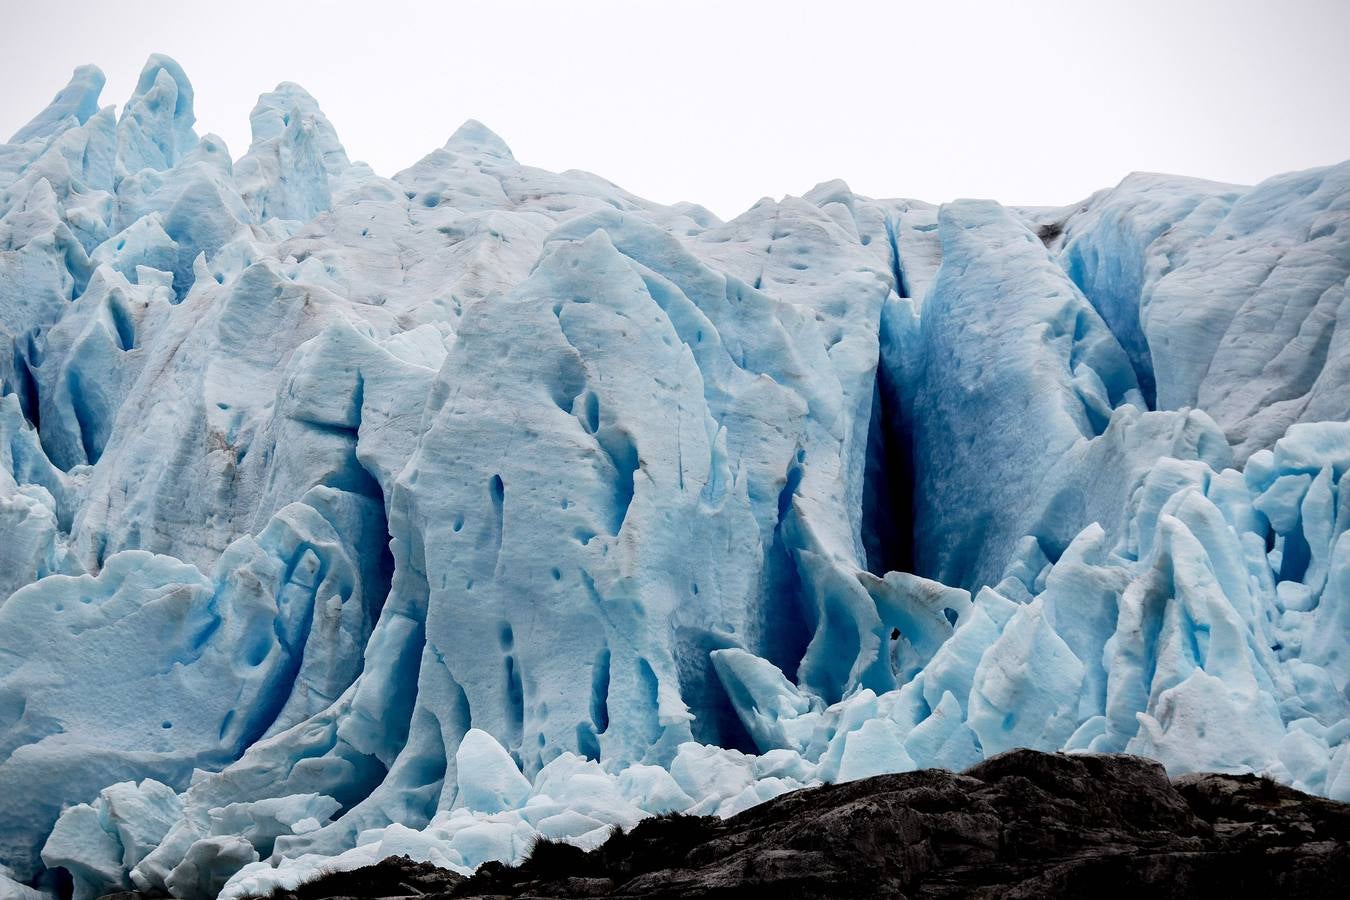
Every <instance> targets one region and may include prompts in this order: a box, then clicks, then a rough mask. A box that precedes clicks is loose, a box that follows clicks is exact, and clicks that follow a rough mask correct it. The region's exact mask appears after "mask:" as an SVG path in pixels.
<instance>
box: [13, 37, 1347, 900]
mask: <svg viewBox="0 0 1350 900" xmlns="http://www.w3.org/2000/svg"><path fill="white" fill-rule="evenodd" d="M103 82H104V76H103V74H102V73H101V72H100V71H99V70H98V69H97V68H95V67H92V66H86V67H81V68H80V69H77V70H76V71H75V73H74V75H73V77H72V79H71V81H70V83H69V84H68V85H67V86H66V87H65V88H64V89H62V90H61V92H60V93H59V94H58V95H57V96H56V98H55V99H54V100H53V102H52V103H51V105H50V106H48V108H47V109H45V110H43V111H42V112H41V113H39V114H38V115H37V116H36V117H35V118H34V119H33V120H32V121H31V122H30V123H29V124H28V125H26V126H25V127H24V128H22V129H21V130H20V131H19V132H18V133H17V134H15V135H14V136H13V138H12V139H11V140H10V142H9V143H8V144H4V145H0V388H2V389H3V390H2V393H3V396H2V397H0V896H4V897H11V896H12V897H15V898H23V900H36V898H41V897H44V896H74V897H76V898H79V900H85V898H93V897H96V896H99V895H100V894H102V893H104V892H108V891H113V890H118V889H133V888H134V889H139V890H145V891H154V890H159V891H167V892H169V893H171V894H173V895H174V896H177V897H182V898H189V900H191V898H207V897H214V896H217V895H219V896H222V897H227V898H230V897H241V896H245V895H248V894H250V893H256V892H265V891H267V890H269V889H271V888H272V887H274V886H277V885H282V886H288V887H289V886H293V885H295V884H296V883H298V882H299V881H300V880H303V879H304V878H307V877H310V876H312V875H313V874H314V872H316V871H317V870H319V869H320V868H323V869H327V870H332V869H334V868H350V867H356V866H360V865H364V864H367V863H370V862H374V861H377V860H379V859H381V858H383V857H385V856H388V855H391V854H405V853H406V854H408V855H410V856H412V857H413V858H414V859H418V860H425V861H430V862H434V863H437V864H439V865H443V866H447V867H451V868H456V869H459V870H460V871H467V870H469V869H471V868H473V867H474V866H477V865H478V864H480V863H482V862H485V861H488V860H503V861H508V862H509V861H511V860H516V859H519V858H520V857H521V856H523V855H524V854H525V853H526V852H527V851H528V849H529V847H530V846H531V844H532V842H533V841H534V840H535V839H536V838H537V837H538V836H540V835H543V836H546V837H549V838H553V839H559V840H566V841H570V842H572V843H576V844H578V845H580V846H583V847H590V846H595V845H597V844H599V843H600V842H602V841H603V840H604V838H605V836H607V835H608V833H609V830H610V829H611V828H612V827H614V826H620V827H631V826H632V825H633V824H635V823H636V822H637V821H639V820H640V819H642V818H643V817H646V816H650V815H657V814H662V813H666V812H672V811H682V812H692V813H700V814H717V815H722V816H728V815H732V814H734V813H736V812H739V811H741V810H743V809H746V808H748V807H749V806H752V805H754V804H756V803H759V802H763V801H765V800H767V799H770V798H772V797H775V796H778V795H779V794H782V793H784V792H787V791H790V790H794V789H797V788H799V787H802V786H805V785H810V784H816V783H820V782H825V781H840V780H849V779H855V778H861V777H865V776H868V775H873V774H878V773H883V772H895V771H905V770H909V769H915V768H923V767H934V766H938V767H945V768H949V769H954V770H960V769H963V768H965V767H967V766H970V765H972V764H974V763H975V762H978V761H979V760H981V759H983V758H985V757H987V756H990V755H993V754H995V753H998V752H1001V751H1003V750H1006V749H1010V748H1013V747H1031V748H1037V749H1045V750H1055V749H1058V750H1066V751H1070V752H1073V751H1084V752H1129V753H1135V754H1141V755H1144V756H1149V757H1152V758H1154V759H1157V760H1159V761H1161V762H1162V763H1163V764H1164V765H1165V766H1166V767H1167V769H1168V771H1169V772H1170V773H1172V774H1179V773H1186V772H1194V771H1222V772H1259V773H1262V774H1265V775H1268V776H1270V777H1272V778H1275V779H1277V780H1279V781H1281V782H1284V783H1287V784H1290V785H1293V786H1295V787H1298V788H1299V789H1301V790H1305V791H1309V792H1313V793H1318V794H1323V795H1326V796H1330V797H1333V798H1337V799H1340V800H1350V691H1348V689H1350V537H1347V536H1346V535H1347V532H1348V531H1350V481H1345V476H1346V471H1347V469H1350V289H1348V287H1350V163H1343V164H1341V165H1336V166H1330V167H1326V168H1322V169H1315V170H1311V171H1306V172H1298V173H1292V174H1288V175H1282V176H1278V177H1275V178H1272V179H1270V180H1268V181H1266V182H1264V183H1262V184H1260V185H1257V186H1255V187H1243V186H1234V185H1223V184H1215V183H1210V182H1204V181H1199V180H1195V179H1188V178H1180V177H1172V176H1161V175H1145V174H1137V175H1132V176H1130V177H1128V178H1126V179H1125V180H1124V181H1123V182H1121V183H1120V184H1119V185H1118V186H1116V187H1114V188H1111V189H1107V190H1103V191H1101V192H1099V193H1097V194H1095V195H1093V196H1092V197H1090V198H1088V199H1087V200H1086V201H1084V202H1083V203H1080V204H1076V205H1073V206H1070V207H1065V208H1056V209H1050V208H1009V207H1004V206H1000V205H999V204H997V203H994V202H992V201H975V200H960V201H956V202H951V203H946V204H942V205H939V206H934V205H930V204H926V203H922V202H919V201H911V200H872V199H868V198H865V197H861V196H858V195H856V194H854V193H852V192H851V191H850V190H849V189H848V187H847V186H846V185H844V184H843V183H842V182H838V181H835V182H827V183H824V184H821V185H818V186H817V187H815V188H813V189H812V190H810V191H808V192H806V193H805V194H804V195H803V196H801V197H788V198H784V199H783V200H781V201H777V202H775V201H772V200H768V199H765V200H763V201H760V202H759V203H758V204H756V205H755V206H753V207H752V208H751V209H749V210H747V211H746V212H745V213H743V214H742V215H740V216H738V217H737V218H735V219H732V220H731V221H727V222H724V221H721V220H720V219H718V218H717V217H716V216H714V215H713V214H712V213H711V212H709V211H708V210H706V209H704V208H702V207H699V206H697V205H694V204H687V203H686V204H677V205H675V206H663V205H660V204H655V203H650V202H647V201H645V200H642V199H640V198H638V197H635V196H633V195H631V194H629V193H627V192H625V191H624V190H622V189H620V188H618V187H616V186H615V185H612V184H610V183H609V182H606V181H604V180H603V179H600V178H598V177H596V176H594V175H590V174H588V173H584V172H576V171H570V172H564V173H560V174H559V173H551V172H546V171H542V170H539V169H536V168H532V167H529V166H526V165H522V164H520V163H518V162H517V161H516V160H515V158H514V156H513V155H512V153H511V151H510V149H509V148H508V147H507V145H506V144H505V143H504V142H503V141H502V140H501V139H500V138H499V137H498V136H496V135H495V134H493V133H492V132H491V131H489V130H488V129H487V128H486V127H485V126H483V125H481V124H479V123H477V122H472V121H471V122H468V123H466V124H464V125H463V126H462V127H460V128H459V129H458V130H457V131H455V132H454V134H453V135H452V136H451V137H450V139H449V140H448V141H447V143H446V144H445V145H444V146H443V147H442V148H440V149H438V150H435V151H434V152H432V153H431V154H430V155H428V156H426V157H425V158H423V159H422V160H420V161H419V162H417V163H416V164H414V165H413V166H411V167H410V168H408V169H406V170H405V171H403V172H400V173H398V174H396V175H394V176H393V177H392V178H386V177H382V176H379V175H377V174H376V173H374V172H373V171H371V169H370V168H369V167H368V166H366V165H365V164H363V163H360V162H354V161H352V160H351V159H350V158H349V157H348V155H347V153H346V151H345V150H344V149H343V147H342V145H341V143H340V142H339V140H338V137H337V132H336V131H335V129H334V127H333V126H332V124H331V123H330V122H329V121H328V119H327V118H326V117H325V116H324V114H323V112H322V110H321V108H320V106H319V104H318V103H317V102H316V101H315V100H314V98H312V97H311V96H310V95H309V94H308V93H306V92H305V91H304V90H303V89H302V88H300V87H299V86H297V85H295V84H289V83H286V84H282V85H279V86H278V87H277V88H276V90H274V91H272V92H270V93H266V94H263V95H262V96H261V97H260V98H259V101H258V104H257V106H256V108H255V109H254V111H253V113H252V115H251V125H252V132H253V140H252V143H251V145H250V146H249V148H248V149H247V152H245V153H244V155H243V156H241V157H239V158H237V159H235V158H234V157H232V155H231V153H230V152H229V150H228V148H227V147H226V146H225V144H224V142H223V141H221V140H220V139H219V138H218V137H216V136H214V135H209V134H208V135H198V134H197V132H196V130H195V128H194V126H195V117H194V112H193V101H194V98H193V91H192V86H191V84H190V82H189V80H188V78H187V77H186V75H185V74H184V72H183V70H182V69H181V67H179V66H178V65H177V63H175V62H174V61H173V60H171V59H169V58H168V57H164V56H153V57H151V58H150V60H149V61H148V62H147V64H146V66H145V69H144V70H143V71H142V73H141V75H140V78H139V79H138V81H137V84H136V87H135V90H134V92H133V94H132V96H131V98H130V99H129V100H128V101H127V102H126V104H125V105H123V106H122V108H121V111H120V113H119V112H118V111H117V110H116V109H115V108H114V107H112V106H100V105H99V103H100V94H101V91H102V88H103Z"/></svg>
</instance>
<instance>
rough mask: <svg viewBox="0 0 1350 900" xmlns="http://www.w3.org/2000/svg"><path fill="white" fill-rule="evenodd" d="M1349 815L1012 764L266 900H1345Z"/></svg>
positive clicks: (350, 876)
mask: <svg viewBox="0 0 1350 900" xmlns="http://www.w3.org/2000/svg"><path fill="white" fill-rule="evenodd" d="M1347 891H1350V804H1342V803H1336V802H1333V801H1330V800H1325V799H1321V798H1318V797H1312V796H1308V795H1306V794H1302V793H1299V792H1298V791H1295V790H1292V789H1290V788H1286V787H1283V786H1280V785H1277V784H1275V783H1274V782H1271V781H1269V780H1266V779H1262V778H1258V777H1256V776H1252V775H1192V776H1186V777H1183V778H1181V779H1178V780H1177V781H1174V782H1170V781H1168V779H1167V776H1166V774H1165V773H1164V771H1163V769H1162V767H1161V766H1160V765H1158V764H1157V763H1155V762H1152V761H1150V760H1146V759H1141V758H1138V757H1132V756H1087V755H1065V754H1048V753H1038V752H1035V751H1030V750H1015V751H1012V752H1009V753H1005V754H1003V755H1001V756H996V757H994V758H992V759H989V760H986V761H985V762H983V763H980V764H979V765H977V766H975V767H974V768H972V769H970V770H968V771H967V772H965V773H964V774H961V775H956V774H953V773H951V772H946V771H943V770H940V769H929V770H924V771H920V772H909V773H906V774H902V775H882V776H878V777H875V778H868V779H864V780H861V781H854V782H849V783H847V784H837V785H825V786H823V787H818V788H810V789H807V790H802V791H797V792H794V793H791V794H787V795H784V796H782V797H779V798H777V799H775V800H771V801H769V802H767V803H764V804H762V805H760V806H757V807H755V808H753V809H750V810H747V811H746V812H743V813H741V814H740V815H738V816H735V817H733V818H731V819H727V820H725V821H723V820H719V819H715V818H698V817H689V816H671V817H663V818H658V819H649V820H647V821H644V822H642V823H640V824H639V825H638V826H637V827H636V828H634V829H633V830H632V831H630V832H628V833H627V834H623V833H616V834H615V835H614V836H613V837H611V838H610V839H609V841H608V842H606V843H605V844H604V846H602V847H600V848H598V849H596V850H594V851H591V852H583V851H581V850H579V849H577V848H575V847H571V846H568V845H564V844H555V843H551V842H543V843H541V844H539V845H538V846H536V848H535V851H534V853H533V854H532V856H531V858H530V859H528V860H527V861H525V862H524V863H522V864H521V865H520V866H517V867H506V866H503V865H500V864H495V863H490V864H488V865H485V866H483V867H482V868H480V869H479V870H478V872H477V873H475V874H474V876H473V877H472V878H463V877H461V876H459V875H456V874H454V873H452V872H448V871H445V870H442V869H437V868H436V867H434V866H430V865H426V864H421V863H414V862H412V861H410V860H408V859H407V858H396V859H388V860H385V861H384V862H382V863H380V864H379V865H376V866H370V867H367V868H364V869H358V870H355V871H352V872H341V873H335V874H332V875H328V876H325V877H323V878H320V879H318V880H316V881H314V882H311V883H309V884H306V885H302V886H301V887H300V888H299V889H297V890H295V891H283V892H278V893H277V894H275V895H274V900H323V898H346V897H351V898H394V897H416V896H423V897H434V898H461V897H463V898H468V897H537V898H542V897H555V898H564V897H633V898H636V897H644V898H651V897H662V898H675V897H753V896H774V897H776V898H784V900H786V898H812V897H903V898H919V897H923V898H954V897H1000V898H1004V897H1009V898H1047V897H1085V898H1087V897H1118V896H1120V897H1123V896H1136V895H1142V896H1148V897H1151V898H1182V897H1185V898H1194V897H1199V898H1206V897H1213V898H1233V897H1271V896H1275V897H1283V898H1299V897H1338V898H1340V897H1346V896H1350V893H1347Z"/></svg>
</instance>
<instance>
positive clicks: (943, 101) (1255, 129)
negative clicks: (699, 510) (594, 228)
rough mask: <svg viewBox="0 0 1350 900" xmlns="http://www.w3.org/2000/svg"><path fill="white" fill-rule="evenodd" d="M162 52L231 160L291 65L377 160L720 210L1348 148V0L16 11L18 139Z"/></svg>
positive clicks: (1074, 193)
mask: <svg viewBox="0 0 1350 900" xmlns="http://www.w3.org/2000/svg"><path fill="white" fill-rule="evenodd" d="M154 51H160V52H164V53H168V54H169V55H170V56H173V57H174V58H176V59H177V60H178V61H179V62H180V63H182V65H183V66H184V68H185V69H186V71H187V73H188V77H189V78H191V79H192V81H193V84H194V86H195V89H196V97H197V102H196V110H197V121H198V126H197V127H198V131H199V132H201V133H205V132H208V131H212V132H215V133H217V134H219V135H221V136H222V137H223V138H224V139H225V140H226V142H227V143H228V144H229V147H230V150H231V152H232V153H233V154H234V155H235V156H236V157H238V156H239V155H241V154H242V153H243V152H244V150H245V149H246V148H247V145H248V113H249V110H250V109H251V108H252V106H253V103H254V101H255V100H256V98H257V95H258V94H259V93H261V92H262V91H264V90H268V89H270V88H272V87H273V86H274V85H275V84H276V83H277V82H279V81H286V80H288V81H296V82H299V83H300V84H302V85H304V86H305V87H306V88H307V89H308V90H309V91H310V92H311V93H312V94H314V95H315V97H317V98H318V100H319V102H320V104H321V105H322V106H323V108H324V111H325V112H326V113H327V114H328V117H329V118H330V119H331V120H332V121H333V124H334V125H335V126H336V128H337V130H338V134H339V135H340V136H341V137H342V139H343V142H344V144H345V145H346V147H347V150H348V152H349V153H350V154H351V155H352V156H353V157H354V158H358V159H364V160H366V161H367V162H369V163H370V164H371V165H372V166H374V167H375V169H376V171H378V172H380V173H382V174H386V175H392V174H393V173H394V172H396V171H398V170H399V169H401V168H404V167H406V166H408V165H410V164H411V163H413V162H415V161H416V160H417V159H418V158H419V157H421V156H423V155H424V154H426V153H427V152H429V151H430V150H432V149H434V148H435V147H438V146H439V145H441V144H442V143H444V141H445V139H446V138H447V137H448V136H449V135H450V133H451V132H452V131H453V130H454V129H455V128H456V127H457V126H458V125H459V123H460V122H462V121H463V120H464V119H466V118H470V117H473V118H477V119H480V120H482V121H483V122H484V123H486V124H487V125H488V126H489V127H491V128H493V129H494V130H495V131H497V132H498V133H499V134H500V135H501V136H502V137H503V138H504V139H505V140H506V142H507V143H508V144H510V145H511V147H512V149H513V151H514V152H515V155H516V158H517V159H519V160H520V161H522V162H525V163H529V164H532V165H538V166H542V167H545V168H549V169H567V168H582V169H588V170H590V171H593V172H596V173H598V174H600V175H603V176H604V177H606V178H608V179H610V180H611V181H615V182H617V183H619V184H621V185H623V186H624V187H626V188H628V189H629V190H631V191H633V192H635V193H637V194H640V195H642V196H645V197H648V198H650V199H653V200H657V201H662V202H674V201H677V200H693V201H696V202H699V203H703V204H704V205H706V206H708V207H709V208H711V209H712V210H713V211H715V212H716V213H718V214H719V215H721V216H723V217H730V216H732V215H735V214H736V213H738V212H740V211H741V210H743V209H745V208H746V207H748V206H749V205H750V204H752V203H753V202H754V201H755V200H757V199H758V198H759V197H761V196H765V195H771V196H774V197H778V196H781V195H783V194H789V193H790V194H800V193H802V192H804V191H806V190H807V189H809V188H810V187H811V186H812V185H813V184H815V183H816V182H819V181H824V180H826V179H829V178H843V179H845V180H846V181H847V182H848V183H849V185H850V186H851V187H852V188H853V189H854V190H855V191H858V192H860V193H863V194H868V195H871V196H880V197H897V196H902V197H919V198H923V199H927V200H932V201H942V200H949V199H952V198H955V197H972V196H973V197H993V198H996V199H999V200H1002V201H1004V202H1005V203H1049V204H1061V203H1068V202H1072V201H1074V200H1077V199H1080V198H1082V197H1084V196H1086V195H1087V194H1089V193H1090V192H1092V191H1093V190H1095V189H1097V188H1100V187H1106V186H1108V185H1111V184H1114V183H1115V182H1117V181H1118V180H1120V178H1121V177H1123V176H1124V175H1125V174H1126V173H1128V172H1130V171H1132V170H1149V171H1166V172H1176V173H1181V174H1188V175H1199V176H1204V177H1208V178H1213V179H1216V180H1221V181H1235V182H1241V183H1251V182H1255V181H1258V180H1260V179H1261V178H1264V177H1266V176H1269V175H1272V174H1275V173H1277V172H1281V171H1286V170H1289V169H1296V168H1305V167H1308V166H1314V165H1322V164H1326V163H1331V162H1337V161H1340V160H1342V159H1345V158H1350V0H1270V2H1258V0H1227V2H1220V0H1119V2H1116V0H1111V2H1107V0H1080V2H1058V0H1028V2H1014V0H1005V2H993V0H987V2H976V0H922V2H913V0H896V2H890V3H851V2H847V0H827V2H821V3H815V4H806V3H797V2H788V0H780V2H775V3H767V2H765V3H761V2H753V3H752V2H743V3H733V2H731V0H723V2H720V3H716V2H711V3H709V2H702V0H684V2H679V3H657V2H641V0H630V2H627V3H617V2H615V3H611V2H588V0H573V2H554V3H543V2H538V3H524V2H502V0H477V2H423V3H414V2H407V0H364V2H339V0H313V2H304V3H298V2H282V0H261V2H260V0H219V2H209V3H195V2H189V0H177V2H173V0H63V2H52V0H0V84H3V85H4V88H3V90H0V140H3V139H6V138H7V137H8V135H10V134H12V133H14V131H16V130H17V129H18V128H19V127H20V126H22V125H23V124H24V123H25V122H26V121H27V120H28V119H29V118H30V117H31V116H32V115H34V114H35V113H36V112H37V111H38V110H39V109H41V108H42V107H43V106H44V105H46V103H47V102H48V101H49V100H50V99H51V97H52V96H53V95H54V94H55V93H56V91H57V90H58V89H59V88H60V87H61V86H62V85H64V84H65V82H66V80H67V79H68V78H69V75H70V70H71V69H72V68H74V67H75V66H76V65H78V64H80V63H85V62H93V63H97V64H98V65H99V66H100V67H102V68H103V70H104V72H106V73H107V76H108V86H107V87H106V88H105V89H104V95H103V102H104V103H105V104H108V103H116V104H118V105H119V106H120V105H121V103H122V102H123V101H125V100H126V98H127V96H128V95H129V93H130V91H131V88H132V86H133V85H134V83H135V79H136V75H137V74H138V72H139V71H140V67H141V65H142V63H143V62H144V60H145V57H146V56H147V55H148V54H150V53H151V52H154Z"/></svg>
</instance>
